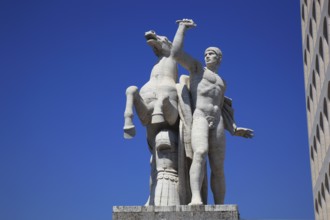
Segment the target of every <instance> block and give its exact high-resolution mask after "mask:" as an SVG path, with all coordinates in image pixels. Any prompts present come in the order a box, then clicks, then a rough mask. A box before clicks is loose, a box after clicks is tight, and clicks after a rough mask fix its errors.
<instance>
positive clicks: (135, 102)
mask: <svg viewBox="0 0 330 220" xmlns="http://www.w3.org/2000/svg"><path fill="white" fill-rule="evenodd" d="M133 106H135V110H136V113H137V115H138V116H139V118H140V120H141V122H142V124H143V125H146V124H148V123H150V116H149V115H150V114H149V112H150V110H149V108H148V107H147V105H146V104H145V102H144V101H143V99H142V97H141V96H140V94H139V91H138V88H137V87H136V86H130V87H128V88H127V90H126V107H125V113H124V118H125V123H124V138H126V139H130V138H132V137H134V136H135V133H136V131H135V126H134V124H133V116H134V114H133Z"/></svg>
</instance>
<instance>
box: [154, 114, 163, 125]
mask: <svg viewBox="0 0 330 220" xmlns="http://www.w3.org/2000/svg"><path fill="white" fill-rule="evenodd" d="M162 122H165V119H164V116H163V114H153V115H152V118H151V124H158V123H162Z"/></svg>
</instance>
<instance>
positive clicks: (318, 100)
mask: <svg viewBox="0 0 330 220" xmlns="http://www.w3.org/2000/svg"><path fill="white" fill-rule="evenodd" d="M300 10H301V27H302V42H303V62H304V78H305V91H306V109H307V120H308V140H309V152H310V164H311V173H312V185H313V196H314V212H315V219H330V189H329V175H330V150H329V145H330V134H329V131H330V129H329V128H330V127H329V126H330V119H329V116H330V115H329V112H328V111H329V110H330V109H329V108H330V68H329V63H330V58H329V57H330V54H329V51H330V47H329V45H330V44H329V40H330V36H329V30H330V26H329V24H330V0H301V1H300Z"/></svg>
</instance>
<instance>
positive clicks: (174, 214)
mask: <svg viewBox="0 0 330 220" xmlns="http://www.w3.org/2000/svg"><path fill="white" fill-rule="evenodd" d="M112 219H113V220H154V219H159V220H172V219H173V220H186V219H187V220H211V219H212V220H214V219H223V220H238V219H239V212H238V206H237V205H198V206H188V205H178V206H114V207H113V209H112Z"/></svg>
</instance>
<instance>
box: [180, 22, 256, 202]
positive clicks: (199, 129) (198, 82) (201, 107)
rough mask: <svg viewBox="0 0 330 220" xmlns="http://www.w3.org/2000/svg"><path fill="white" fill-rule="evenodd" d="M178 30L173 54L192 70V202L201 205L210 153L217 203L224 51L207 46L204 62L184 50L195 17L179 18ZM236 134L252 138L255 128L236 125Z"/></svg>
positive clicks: (220, 195)
mask: <svg viewBox="0 0 330 220" xmlns="http://www.w3.org/2000/svg"><path fill="white" fill-rule="evenodd" d="M177 23H179V28H178V31H177V33H176V36H177V38H178V39H180V40H179V41H178V42H181V45H180V46H178V47H177V48H176V49H178V50H177V51H174V54H175V56H174V58H175V59H176V60H177V62H178V63H179V64H181V65H182V66H183V67H184V68H185V69H187V70H188V71H189V72H190V77H189V78H190V79H189V83H190V92H191V97H192V110H193V122H192V130H191V144H192V150H193V161H192V165H191V168H190V185H191V191H192V199H191V203H190V204H189V205H201V204H203V202H202V197H201V187H202V183H203V178H204V176H205V174H204V166H205V163H206V159H207V156H208V157H209V162H210V168H211V189H212V192H213V197H214V203H215V204H223V203H224V198H225V191H226V187H225V176H224V159H225V151H226V138H225V124H224V118H223V115H222V107H223V105H224V100H225V97H224V93H225V90H226V84H225V82H224V81H223V80H222V79H221V77H220V76H219V75H218V68H219V66H220V63H221V59H222V53H221V51H220V49H219V48H217V47H209V48H207V49H206V50H205V54H204V55H205V58H204V59H205V64H206V67H204V68H203V66H202V64H201V63H200V62H199V61H197V60H196V59H194V58H193V57H191V56H190V55H188V54H187V53H185V52H184V51H183V49H182V48H183V38H184V34H185V31H186V30H187V29H189V28H191V27H194V26H196V25H195V24H194V22H193V21H192V20H189V19H183V20H180V21H178V22H177ZM233 134H234V135H237V136H242V137H247V138H250V137H252V136H253V131H252V130H250V129H245V128H237V127H236V126H235V130H234V132H233Z"/></svg>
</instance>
